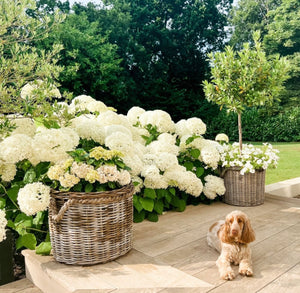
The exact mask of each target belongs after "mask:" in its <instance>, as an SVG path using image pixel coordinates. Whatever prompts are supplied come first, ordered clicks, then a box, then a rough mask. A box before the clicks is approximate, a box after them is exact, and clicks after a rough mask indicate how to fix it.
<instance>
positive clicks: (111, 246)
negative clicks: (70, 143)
mask: <svg viewBox="0 0 300 293" xmlns="http://www.w3.org/2000/svg"><path fill="white" fill-rule="evenodd" d="M69 154H70V155H71V157H72V158H71V159H68V160H66V161H65V162H62V163H59V164H56V165H54V166H52V167H50V169H49V171H48V177H49V178H50V179H51V180H53V182H54V187H55V190H52V191H51V198H50V206H49V228H50V237H51V244H52V248H53V255H54V257H55V259H56V260H57V261H59V262H64V263H68V264H78V265H91V264H96V263H104V262H108V261H111V260H113V259H115V258H117V257H119V256H121V255H123V254H125V253H127V252H128V251H129V250H130V249H131V248H132V223H133V206H132V195H133V190H134V187H133V184H132V183H131V177H130V174H129V172H128V171H127V169H128V168H127V167H126V165H125V164H124V163H123V161H122V160H121V158H120V157H121V156H122V154H121V153H120V152H119V151H113V150H107V149H104V148H102V147H100V146H99V147H95V148H93V149H91V150H90V151H85V150H84V149H76V150H75V151H71V152H69Z"/></svg>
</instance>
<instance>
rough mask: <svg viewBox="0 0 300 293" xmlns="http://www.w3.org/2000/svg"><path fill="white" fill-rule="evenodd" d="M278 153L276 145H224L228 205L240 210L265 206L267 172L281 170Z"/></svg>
mask: <svg viewBox="0 0 300 293" xmlns="http://www.w3.org/2000/svg"><path fill="white" fill-rule="evenodd" d="M277 153H278V150H276V149H273V148H272V145H270V144H264V145H263V146H262V147H255V146H253V145H251V144H247V145H243V150H242V151H240V149H239V144H238V143H233V144H227V143H223V144H222V146H221V147H220V166H221V170H222V173H221V175H222V177H223V178H224V184H225V187H226V192H225V194H224V196H223V200H224V202H225V203H228V204H231V205H237V206H256V205H261V204H263V203H264V198H265V170H266V169H267V168H268V167H273V168H275V167H276V166H277V161H278V156H277V155H276V154H277Z"/></svg>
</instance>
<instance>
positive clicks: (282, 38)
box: [263, 0, 300, 105]
mask: <svg viewBox="0 0 300 293" xmlns="http://www.w3.org/2000/svg"><path fill="white" fill-rule="evenodd" d="M268 17H269V19H270V22H269V24H268V25H267V34H266V35H265V37H264V40H263V41H264V45H265V48H266V51H267V53H268V54H276V53H279V54H280V55H281V56H285V57H287V59H288V60H289V61H290V64H291V78H290V79H289V81H288V82H287V85H286V90H285V91H284V92H283V93H282V95H281V99H282V104H288V105H298V104H299V100H300V52H299V46H300V3H299V1H297V0H282V3H281V5H280V6H278V7H277V8H276V9H273V10H271V11H270V12H269V13H268Z"/></svg>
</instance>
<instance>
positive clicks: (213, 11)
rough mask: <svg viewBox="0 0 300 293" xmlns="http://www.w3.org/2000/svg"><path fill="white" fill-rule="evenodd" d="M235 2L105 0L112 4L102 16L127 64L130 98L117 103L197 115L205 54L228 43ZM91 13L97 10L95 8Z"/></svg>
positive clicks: (125, 74) (122, 107)
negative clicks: (228, 25) (228, 23)
mask: <svg viewBox="0 0 300 293" xmlns="http://www.w3.org/2000/svg"><path fill="white" fill-rule="evenodd" d="M231 2H232V1H231V0H214V1H196V0H189V1H185V0H176V1H174V0H172V1H171V0H167V1H166V0H164V1H162V0H139V1H123V0H108V1H105V4H106V5H111V6H110V9H100V10H101V13H100V14H98V21H99V23H100V26H101V27H102V28H105V29H106V30H107V31H109V32H110V33H109V35H108V38H109V41H110V43H113V44H117V45H118V49H117V53H118V55H119V56H120V57H121V58H122V62H121V66H122V68H123V69H124V70H123V73H122V80H123V81H124V84H125V87H126V89H124V91H123V92H122V93H123V94H124V93H126V96H127V101H126V102H127V103H122V104H119V105H118V106H117V108H118V109H119V110H120V111H121V112H126V111H127V110H128V108H130V107H131V106H133V105H139V106H142V107H145V108H147V109H154V108H160V109H164V110H168V111H169V112H170V113H171V115H172V117H174V118H175V119H180V118H184V117H189V116H191V115H195V111H198V109H199V108H201V107H202V104H203V96H204V95H203V91H202V87H201V82H202V81H203V80H204V78H205V75H206V74H207V72H208V70H207V68H208V64H207V61H206V53H207V52H210V51H213V50H219V49H221V48H222V47H223V45H224V44H223V43H224V42H223V40H224V38H225V36H226V31H225V30H224V26H225V25H226V23H227V18H226V16H227V13H228V11H229V9H230V5H231ZM221 6H222V9H220V8H219V7H221ZM86 13H87V15H88V17H90V16H91V17H94V15H95V12H94V11H91V10H90V11H88V10H86ZM100 15H101V17H99V16H100ZM112 99H114V100H117V101H118V100H119V99H120V98H119V97H117V96H115V97H112ZM198 114H199V113H198ZM202 115H203V114H202Z"/></svg>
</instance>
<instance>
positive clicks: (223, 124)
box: [206, 107, 300, 142]
mask: <svg viewBox="0 0 300 293" xmlns="http://www.w3.org/2000/svg"><path fill="white" fill-rule="evenodd" d="M236 121H237V115H236V114H234V113H229V114H227V113H226V111H225V110H223V111H221V112H220V113H219V114H218V115H217V116H216V117H215V118H214V119H213V120H212V121H211V122H210V123H208V128H207V132H206V135H207V136H208V137H209V138H210V139H214V138H215V136H216V135H217V134H218V133H226V134H227V135H228V136H229V139H230V140H231V141H237V140H238V135H237V125H236ZM242 125H243V137H244V140H247V141H268V142H277V141H300V107H294V108H290V109H284V108H279V109H277V110H276V112H274V113H272V114H270V113H267V112H266V111H264V110H263V109H247V110H246V111H245V112H244V114H243V116H242Z"/></svg>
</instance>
